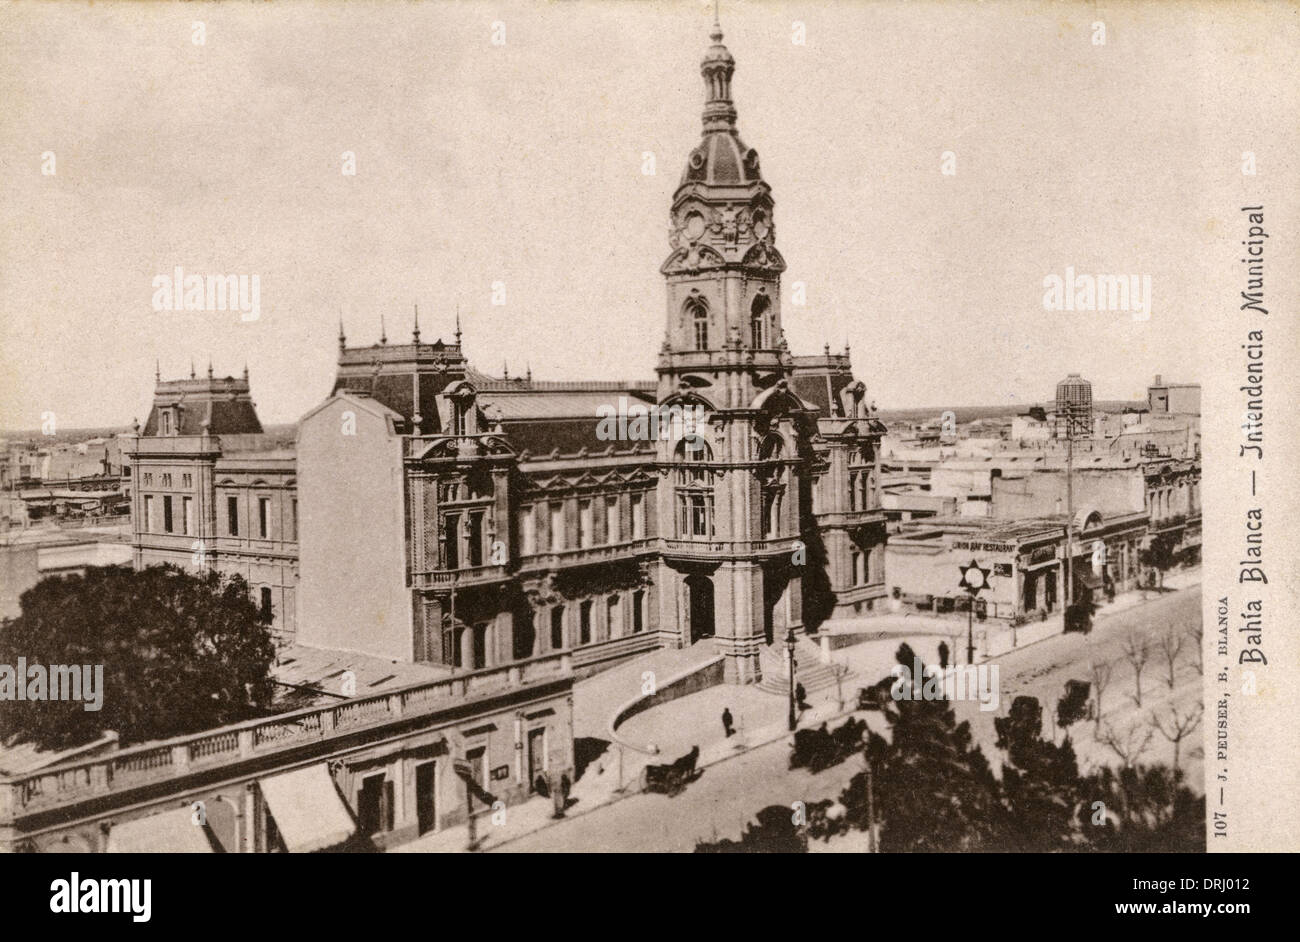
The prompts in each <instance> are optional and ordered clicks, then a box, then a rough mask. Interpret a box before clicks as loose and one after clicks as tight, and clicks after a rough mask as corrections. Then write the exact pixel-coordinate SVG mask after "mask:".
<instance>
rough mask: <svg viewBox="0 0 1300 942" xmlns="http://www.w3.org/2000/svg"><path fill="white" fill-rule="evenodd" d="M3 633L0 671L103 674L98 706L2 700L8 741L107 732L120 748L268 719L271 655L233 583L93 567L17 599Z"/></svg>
mask: <svg viewBox="0 0 1300 942" xmlns="http://www.w3.org/2000/svg"><path fill="white" fill-rule="evenodd" d="M20 603H21V606H22V612H21V614H20V615H19V616H18V617H17V618H15V619H12V620H6V621H5V622H4V623H3V624H0V665H8V666H10V667H13V668H15V669H16V667H17V665H18V663H19V661H18V659H19V658H24V659H25V660H26V663H27V665H29V670H30V665H37V664H39V665H44V666H47V667H48V666H52V665H91V666H92V667H93V666H97V665H102V667H103V689H102V696H103V702H102V706H101V708H100V709H99V710H97V711H96V710H86V709H85V708H84V707H85V704H84V702H82V701H70V700H46V701H39V700H16V699H0V730H4V731H5V735H6V738H7V739H8V740H9V741H20V742H22V741H26V742H32V743H35V744H37V745H38V746H40V747H42V748H47V749H63V748H69V747H71V746H76V745H80V744H81V743H85V742H89V741H91V740H93V739H95V738H97V737H98V736H100V735H102V734H103V733H104V732H105V731H107V730H114V731H116V732H117V733H118V735H119V737H120V741H121V742H122V744H124V745H125V744H130V743H136V742H142V741H146V740H153V739H166V738H168V737H171V736H177V735H181V734H184V733H192V732H197V731H200V730H204V729H211V728H213V727H216V726H222V725H225V724H228V723H235V722H239V721H241V720H245V719H249V718H251V717H254V716H258V715H263V714H265V713H266V712H267V709H268V708H269V706H270V702H271V693H272V687H273V684H272V681H271V674H270V670H271V664H272V662H273V661H274V659H275V646H274V643H273V642H272V639H271V634H270V629H269V626H268V624H267V622H266V621H265V620H264V619H263V617H262V616H261V614H260V612H259V610H258V607H257V606H256V605H255V604H254V602H253V599H252V597H251V595H250V593H249V588H248V584H247V583H246V582H245V581H244V580H243V579H242V578H241V577H239V576H223V575H222V574H220V573H217V572H205V573H192V572H189V571H186V570H182V569H179V568H177V567H175V566H151V567H148V568H146V569H142V570H135V569H131V568H129V567H124V566H106V567H92V568H89V569H87V570H86V572H85V574H84V575H71V576H57V577H52V578H47V579H44V580H42V581H41V582H39V583H37V584H36V585H35V586H33V587H32V588H31V589H29V590H27V591H26V592H24V593H23V595H22V598H21V599H20Z"/></svg>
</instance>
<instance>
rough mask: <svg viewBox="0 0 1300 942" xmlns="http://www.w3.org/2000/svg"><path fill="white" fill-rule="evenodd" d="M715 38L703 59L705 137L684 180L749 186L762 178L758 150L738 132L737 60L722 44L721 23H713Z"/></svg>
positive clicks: (687, 166)
mask: <svg viewBox="0 0 1300 942" xmlns="http://www.w3.org/2000/svg"><path fill="white" fill-rule="evenodd" d="M709 38H710V39H712V40H713V45H711V46H710V47H709V48H708V49H707V50H706V51H705V53H704V59H703V60H702V61H701V62H700V75H702V76H703V77H704V139H703V140H702V141H700V144H699V146H697V147H696V148H695V149H694V150H693V151H691V155H690V157H689V158H687V161H686V170H685V171H684V172H683V173H682V184H683V185H685V184H687V183H705V184H708V185H715V186H746V185H748V184H751V183H757V182H759V181H760V180H761V177H760V176H759V168H758V151H756V150H754V149H753V148H750V147H746V146H745V143H744V141H742V140H741V139H740V135H739V134H738V133H737V132H736V106H735V104H734V103H733V102H732V100H731V76H732V74H733V73H734V72H735V70H736V60H735V59H734V58H733V57H732V55H731V52H730V50H728V49H727V47H726V46H724V45H723V44H722V27H721V26H719V25H718V23H717V20H714V23H713V32H712V33H710V34H709Z"/></svg>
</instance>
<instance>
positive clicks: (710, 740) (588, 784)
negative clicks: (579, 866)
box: [390, 684, 856, 853]
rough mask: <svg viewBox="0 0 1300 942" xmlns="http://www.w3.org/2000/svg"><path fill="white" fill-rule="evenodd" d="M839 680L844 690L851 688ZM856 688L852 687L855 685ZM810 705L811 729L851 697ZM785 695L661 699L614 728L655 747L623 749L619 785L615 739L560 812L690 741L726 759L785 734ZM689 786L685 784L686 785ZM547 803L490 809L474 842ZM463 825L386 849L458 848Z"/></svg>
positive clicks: (591, 799) (540, 822) (504, 838)
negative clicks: (654, 750)
mask: <svg viewBox="0 0 1300 942" xmlns="http://www.w3.org/2000/svg"><path fill="white" fill-rule="evenodd" d="M848 687H849V685H848V684H846V685H845V691H844V694H845V698H846V700H847V699H851V698H850V694H851V693H852V691H850V690H849V689H848ZM855 690H856V688H855ZM809 700H810V704H809V709H807V710H804V711H803V712H802V713H801V714H800V716H799V728H800V729H809V728H815V727H817V726H820V725H821V724H822V723H824V722H828V721H831V720H834V719H836V718H838V717H841V716H846V715H847V714H848V713H850V712H852V707H853V706H854V705H855V704H854V703H846V704H845V707H844V708H841V706H840V704H839V703H838V702H837V701H836V699H835V690H834V689H833V688H832V689H830V690H823V691H820V692H819V693H818V694H815V695H813V696H812V697H810V698H809ZM787 706H788V704H787V701H786V700H785V699H783V698H781V697H775V696H773V695H772V694H770V693H766V692H764V691H761V690H759V689H758V688H757V687H753V686H747V687H735V686H730V685H724V686H717V687H710V688H708V689H706V690H701V691H699V692H698V693H693V694H690V695H689V696H686V697H682V698H681V699H679V700H674V701H672V702H670V703H665V704H662V705H660V706H657V707H653V708H652V709H649V710H647V711H646V712H644V713H640V714H638V715H637V716H634V717H632V718H631V719H629V720H628V721H627V722H626V723H624V724H623V725H622V726H621V727H620V728H619V732H620V733H624V732H626V733H627V736H628V738H629V739H631V740H632V741H635V742H652V743H654V744H655V745H657V746H659V749H660V751H659V754H658V755H655V756H647V755H645V754H644V753H640V752H637V751H635V750H631V749H624V750H622V753H623V755H622V779H623V785H624V787H623V789H622V790H620V789H619V786H618V778H619V771H620V770H619V752H620V748H619V746H618V745H617V744H611V745H610V747H609V749H608V750H607V751H606V752H605V753H604V754H603V755H601V756H600V757H599V758H598V759H596V760H595V761H593V762H592V763H591V765H590V766H588V767H587V769H586V771H585V772H584V773H583V776H582V778H580V779H579V780H578V782H577V783H576V784H575V785H574V788H573V791H572V792H571V793H570V799H571V800H573V799H576V803H575V804H573V805H572V806H571V807H570V808H569V810H568V813H567V814H566V815H565V819H568V818H575V817H580V816H581V815H583V814H586V813H588V812H591V811H594V810H596V809H597V808H601V807H604V806H606V805H609V804H612V803H614V802H617V801H621V800H622V799H624V798H628V797H631V796H632V795H635V794H638V793H639V791H640V776H641V770H642V769H644V768H645V766H647V765H649V764H652V763H654V764H663V763H668V762H672V761H673V760H674V759H677V758H679V757H680V756H682V755H684V754H685V753H687V752H689V751H690V749H691V747H692V746H697V745H698V746H699V747H700V757H699V760H698V762H697V763H696V768H698V769H705V768H708V767H709V766H712V765H716V764H718V763H720V762H725V761H727V760H728V759H731V758H734V757H736V756H738V755H743V754H744V753H746V752H749V751H750V750H752V749H755V748H757V747H759V746H765V745H768V744H769V743H773V742H776V741H778V740H781V739H784V738H788V737H789V736H790V731H789V730H788V729H787V728H786V727H787V714H786V710H787ZM724 707H726V708H728V709H730V710H731V713H732V716H733V717H734V721H735V730H736V731H735V734H734V735H732V736H731V737H730V738H727V737H725V736H724V735H723V731H722V720H721V715H722V710H723V708H724ZM688 790H689V786H688ZM552 812H553V805H552V803H551V800H550V799H549V798H533V799H530V800H529V801H527V802H525V803H524V804H521V805H514V806H511V807H509V808H507V809H505V822H504V823H503V824H493V823H492V815H491V813H485V814H484V815H483V816H481V817H480V818H479V819H478V838H479V844H478V848H477V849H478V850H480V851H488V850H495V849H497V848H500V847H502V846H503V845H506V844H509V843H510V842H511V841H514V840H517V839H519V838H521V837H523V836H525V835H527V834H531V833H533V832H535V831H539V830H542V829H544V828H547V827H550V826H551V825H552V824H555V823H557V821H556V819H555V818H553V817H552V816H551V815H552ZM468 839H469V829H468V827H467V826H466V825H463V824H462V825H458V826H456V827H452V828H446V829H444V830H442V831H437V832H435V833H431V834H426V835H424V836H423V837H419V838H417V839H416V840H414V841H411V842H409V843H406V844H403V845H401V846H399V847H394V848H392V850H391V851H390V852H391V853H456V852H463V851H465V850H466V844H467V843H468Z"/></svg>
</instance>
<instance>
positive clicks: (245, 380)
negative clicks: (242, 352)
mask: <svg viewBox="0 0 1300 942" xmlns="http://www.w3.org/2000/svg"><path fill="white" fill-rule="evenodd" d="M244 382H248V361H247V360H245V361H244Z"/></svg>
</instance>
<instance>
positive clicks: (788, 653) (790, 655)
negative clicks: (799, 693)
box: [785, 625, 798, 733]
mask: <svg viewBox="0 0 1300 942" xmlns="http://www.w3.org/2000/svg"><path fill="white" fill-rule="evenodd" d="M785 664H786V672H787V673H788V674H789V675H790V683H789V694H790V715H789V717H788V719H789V724H790V732H792V733H793V732H794V728H795V725H796V724H797V722H798V715H797V714H796V713H795V703H794V669H795V667H796V666H797V664H798V662H796V661H795V659H794V625H790V626H789V627H788V628H787V629H786V633H785Z"/></svg>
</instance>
